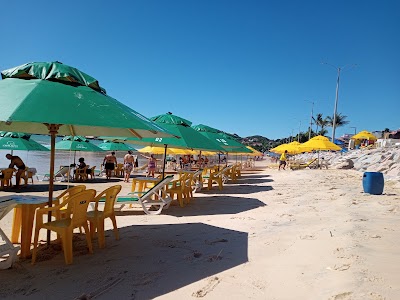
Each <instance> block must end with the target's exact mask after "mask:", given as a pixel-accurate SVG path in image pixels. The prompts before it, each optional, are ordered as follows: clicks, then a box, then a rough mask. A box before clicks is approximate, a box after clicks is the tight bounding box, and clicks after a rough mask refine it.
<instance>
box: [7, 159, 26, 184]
mask: <svg viewBox="0 0 400 300" xmlns="http://www.w3.org/2000/svg"><path fill="white" fill-rule="evenodd" d="M6 158H7V159H9V160H11V163H10V165H9V166H8V167H9V168H11V169H14V166H15V167H17V169H18V170H17V173H16V174H15V179H16V180H15V181H16V183H15V187H16V188H17V189H18V188H19V183H20V181H21V176H22V174H23V173H24V172H25V164H24V162H23V161H22V159H21V158H20V157H19V156H14V155H11V154H6Z"/></svg>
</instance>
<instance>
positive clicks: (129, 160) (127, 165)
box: [124, 150, 135, 182]
mask: <svg viewBox="0 0 400 300" xmlns="http://www.w3.org/2000/svg"><path fill="white" fill-rule="evenodd" d="M134 162H135V158H134V157H133V155H132V151H131V150H129V151H128V154H126V155H125V156H124V172H125V178H124V182H129V178H130V177H131V172H132V170H133V164H134Z"/></svg>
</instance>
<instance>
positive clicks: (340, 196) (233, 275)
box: [0, 162, 400, 300]
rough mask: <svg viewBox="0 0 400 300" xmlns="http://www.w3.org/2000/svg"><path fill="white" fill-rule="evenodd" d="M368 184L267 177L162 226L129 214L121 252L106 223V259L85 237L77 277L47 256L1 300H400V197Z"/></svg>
mask: <svg viewBox="0 0 400 300" xmlns="http://www.w3.org/2000/svg"><path fill="white" fill-rule="evenodd" d="M263 163H264V164H265V162H263ZM258 164H260V162H258ZM361 183H362V173H360V172H356V171H353V170H332V169H330V170H300V171H288V170H287V171H280V172H278V171H277V170H276V169H266V170H265V171H262V172H252V173H250V172H245V174H243V177H242V178H241V179H240V180H239V181H238V182H237V183H235V184H228V185H226V187H225V188H224V190H223V191H221V192H220V191H218V190H217V189H216V188H215V189H214V190H212V191H209V192H207V191H204V193H198V194H196V195H195V199H194V200H193V201H192V203H190V205H188V206H186V207H185V208H180V207H178V206H172V207H170V209H169V210H168V211H166V212H165V213H164V214H163V215H160V216H147V215H144V214H143V212H141V211H140V210H139V209H126V210H124V211H123V212H121V213H119V216H118V219H117V222H118V226H119V227H120V236H121V239H120V240H119V241H116V240H115V239H114V237H113V234H112V231H110V230H109V229H110V228H111V222H109V221H107V222H106V227H107V229H108V231H107V233H106V248H105V249H99V248H98V246H97V240H95V241H94V254H93V255H89V254H87V252H86V249H85V242H84V238H83V236H79V235H78V234H77V236H76V239H75V243H74V245H75V248H74V264H73V265H71V266H66V265H65V264H64V258H63V255H62V251H61V249H59V248H58V249H57V248H56V249H54V247H53V249H51V251H50V250H49V249H47V250H46V249H41V250H40V252H39V253H40V254H39V255H40V256H39V258H40V261H38V262H37V264H36V265H35V266H32V265H31V264H30V261H21V262H18V263H16V264H15V265H14V267H13V268H12V269H10V270H0V278H1V282H2V284H1V288H0V297H7V298H13V297H14V298H25V297H29V298H30V299H44V298H52V299H74V298H76V297H78V296H80V295H82V294H86V295H88V296H92V297H93V298H96V299H113V298H114V299H152V298H159V299H193V298H204V299H226V298H227V297H229V299H336V300H338V299H400V280H399V279H400V263H399V253H400V243H399V230H400V229H399V228H400V227H399V223H400V222H399V216H400V202H399V200H400V195H398V191H397V189H396V188H395V187H394V185H393V184H392V183H391V182H389V183H386V186H385V193H384V195H379V196H374V195H368V194H364V193H363V192H362V185H361ZM122 184H124V183H122ZM106 185H107V184H100V185H97V189H102V188H104V186H106ZM108 185H110V184H108ZM128 189H129V186H128V185H127V184H124V190H125V191H127V190H128ZM11 218H12V214H9V215H8V216H7V218H6V219H3V220H2V221H0V226H1V227H2V228H5V229H6V230H5V231H6V233H8V234H9V233H10V224H11ZM46 253H47V254H46Z"/></svg>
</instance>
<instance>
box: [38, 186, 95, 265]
mask: <svg viewBox="0 0 400 300" xmlns="http://www.w3.org/2000/svg"><path fill="white" fill-rule="evenodd" d="M95 195H96V191H95V190H85V191H83V192H80V193H78V194H75V195H73V196H71V197H69V198H68V199H67V200H65V201H63V202H62V203H60V204H59V205H56V206H53V207H47V208H41V209H38V210H37V211H36V227H35V238H34V242H33V243H34V244H33V246H34V247H33V253H32V264H35V262H36V252H37V244H38V239H39V231H40V229H42V228H45V229H48V230H52V231H55V232H57V235H59V236H60V237H61V240H62V246H63V250H64V258H65V263H66V264H67V265H69V264H72V262H73V253H72V236H73V231H74V228H79V227H81V226H82V227H83V228H84V229H85V234H86V242H87V245H88V248H89V253H93V248H92V241H91V239H90V232H89V226H88V220H87V216H86V212H87V208H88V205H89V203H90V202H91V201H93V199H94V196H95ZM64 206H67V217H66V218H65V219H61V220H56V221H51V222H48V223H43V216H44V215H47V213H48V212H50V211H51V212H54V213H55V214H57V212H58V211H59V210H60V209H61V208H63V207H64Z"/></svg>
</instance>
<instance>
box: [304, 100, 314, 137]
mask: <svg viewBox="0 0 400 300" xmlns="http://www.w3.org/2000/svg"><path fill="white" fill-rule="evenodd" d="M304 101H306V102H310V103H311V118H310V128H309V129H308V140H310V139H311V130H312V124H313V122H312V120H313V114H314V101H307V100H304Z"/></svg>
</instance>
